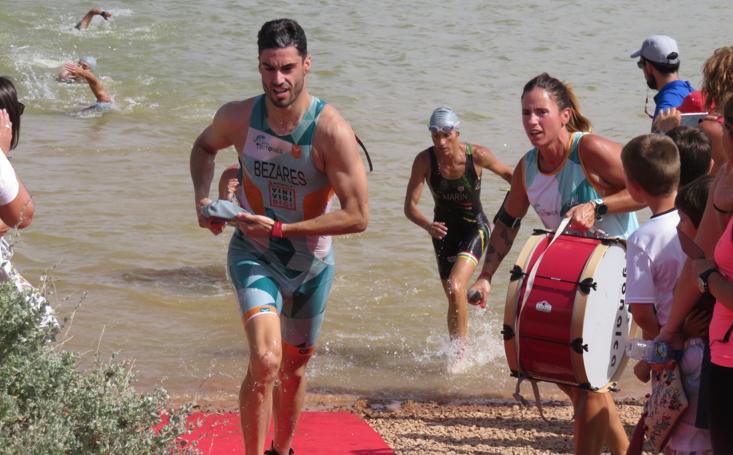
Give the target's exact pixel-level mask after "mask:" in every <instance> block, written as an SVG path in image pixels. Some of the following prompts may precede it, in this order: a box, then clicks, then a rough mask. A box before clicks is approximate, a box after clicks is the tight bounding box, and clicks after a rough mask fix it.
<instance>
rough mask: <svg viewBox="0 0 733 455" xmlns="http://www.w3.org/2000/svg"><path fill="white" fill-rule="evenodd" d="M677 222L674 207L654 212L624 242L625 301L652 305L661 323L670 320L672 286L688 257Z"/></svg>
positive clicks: (678, 217) (678, 220) (663, 323)
mask: <svg viewBox="0 0 733 455" xmlns="http://www.w3.org/2000/svg"><path fill="white" fill-rule="evenodd" d="M679 222H680V216H679V214H678V213H677V210H671V211H669V212H665V213H662V214H659V215H655V216H653V217H651V218H650V219H649V221H647V222H646V223H644V224H643V225H641V227H639V229H637V230H636V231H635V232H634V233H633V234H631V236H629V238H628V240H627V243H626V272H627V276H626V302H627V303H629V304H635V303H649V304H654V309H655V310H656V312H657V321H658V322H659V325H660V326H663V325H665V324H666V323H667V319H669V313H670V310H671V308H672V297H673V295H674V287H675V285H676V284H677V279H678V278H679V276H680V273H681V272H682V266H683V265H684V264H685V260H686V259H687V256H686V255H685V253H684V252H683V251H682V247H681V246H680V240H679V237H678V236H677V224H678V223H679ZM632 311H633V310H632Z"/></svg>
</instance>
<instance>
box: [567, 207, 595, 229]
mask: <svg viewBox="0 0 733 455" xmlns="http://www.w3.org/2000/svg"><path fill="white" fill-rule="evenodd" d="M565 216H566V217H568V218H570V224H569V225H568V228H569V229H570V230H573V231H589V230H590V229H591V228H592V227H593V225H594V224H595V223H596V206H595V205H594V204H593V203H592V202H584V203H582V204H578V205H576V206H574V207H570V209H569V210H568V211H567V213H566V214H565Z"/></svg>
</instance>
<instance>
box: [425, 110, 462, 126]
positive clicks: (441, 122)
mask: <svg viewBox="0 0 733 455" xmlns="http://www.w3.org/2000/svg"><path fill="white" fill-rule="evenodd" d="M460 127H461V122H460V121H459V120H458V115H457V114H456V111H454V110H453V109H451V108H449V107H448V106H440V107H439V108H437V109H436V110H434V111H433V114H432V115H431V116H430V123H428V129H429V130H430V131H445V132H450V131H453V130H456V131H460Z"/></svg>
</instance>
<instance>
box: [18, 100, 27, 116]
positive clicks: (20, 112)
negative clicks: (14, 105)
mask: <svg viewBox="0 0 733 455" xmlns="http://www.w3.org/2000/svg"><path fill="white" fill-rule="evenodd" d="M24 111H25V104H23V103H21V102H20V101H18V115H23V112H24Z"/></svg>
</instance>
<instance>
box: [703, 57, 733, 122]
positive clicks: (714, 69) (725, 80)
mask: <svg viewBox="0 0 733 455" xmlns="http://www.w3.org/2000/svg"><path fill="white" fill-rule="evenodd" d="M702 77H703V85H702V92H703V93H704V94H705V96H706V99H705V107H706V108H707V109H708V110H710V106H712V105H713V102H715V110H716V111H717V112H718V113H722V112H723V107H724V106H725V103H726V101H728V98H730V96H731V95H733V46H728V47H720V48H718V49H715V52H713V55H711V56H710V57H708V59H707V60H705V63H704V64H703V66H702Z"/></svg>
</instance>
